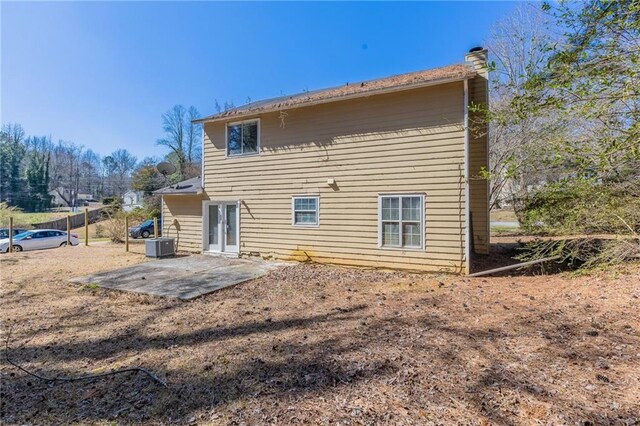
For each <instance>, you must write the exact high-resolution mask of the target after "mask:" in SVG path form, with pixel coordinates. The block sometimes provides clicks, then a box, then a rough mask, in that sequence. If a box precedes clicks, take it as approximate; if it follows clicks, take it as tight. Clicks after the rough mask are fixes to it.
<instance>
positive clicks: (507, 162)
mask: <svg viewBox="0 0 640 426" xmlns="http://www.w3.org/2000/svg"><path fill="white" fill-rule="evenodd" d="M545 19H546V16H545V15H544V14H543V12H542V10H541V9H540V6H539V5H534V4H521V5H518V6H517V7H516V8H515V9H514V10H513V11H512V12H511V13H510V14H508V15H507V16H505V17H504V18H502V19H501V20H500V21H498V22H497V23H496V24H495V25H494V26H493V27H492V30H491V33H490V35H489V39H488V40H487V42H486V46H487V48H488V49H489V54H490V55H491V59H492V62H491V73H490V81H489V84H490V102H489V104H490V107H489V108H490V110H489V119H490V125H489V129H490V130H489V146H490V148H489V163H490V165H491V171H490V179H491V191H490V206H491V208H492V209H493V208H498V207H499V206H500V205H501V204H502V203H505V202H507V203H512V204H513V205H514V208H515V209H516V211H518V210H519V204H520V200H525V199H526V198H527V194H528V192H529V191H530V190H531V189H532V188H534V187H536V185H538V184H540V182H541V181H542V180H544V179H546V178H547V177H548V173H547V172H548V171H546V170H540V169H538V167H539V166H540V165H541V164H542V163H541V162H540V161H538V160H539V158H538V156H539V155H541V152H540V150H538V149H536V148H537V146H538V144H540V143H542V141H545V140H546V141H548V140H549V139H550V138H551V137H553V135H556V134H558V132H560V131H561V130H562V126H560V124H559V122H557V121H553V120H546V119H545V118H544V117H541V116H534V115H531V116H518V115H516V114H514V113H513V111H512V109H511V103H512V101H513V99H514V98H515V97H517V96H520V95H521V94H522V93H523V90H524V89H523V86H524V85H525V84H526V82H527V81H528V79H529V78H530V77H531V76H532V75H534V74H535V73H537V72H539V71H540V70H541V69H542V68H543V67H544V66H545V64H546V62H547V60H548V53H547V49H546V47H547V46H548V43H549V42H550V41H551V40H553V39H554V38H556V36H555V35H554V34H552V33H551V32H550V31H549V27H548V25H547V23H546V21H545Z"/></svg>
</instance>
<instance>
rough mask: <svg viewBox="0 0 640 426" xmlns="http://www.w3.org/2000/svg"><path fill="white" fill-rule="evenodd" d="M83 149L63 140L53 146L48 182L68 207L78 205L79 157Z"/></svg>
mask: <svg viewBox="0 0 640 426" xmlns="http://www.w3.org/2000/svg"><path fill="white" fill-rule="evenodd" d="M83 151H84V149H83V147H82V146H78V145H75V144H74V143H72V142H65V141H58V144H57V145H55V146H54V147H53V151H52V157H51V172H50V173H51V179H50V184H51V187H52V189H53V191H55V192H56V193H57V195H58V196H59V197H60V198H61V199H62V200H63V201H64V202H65V204H66V205H67V206H69V207H75V206H77V205H78V204H77V200H78V192H79V189H80V158H81V155H82V152H83Z"/></svg>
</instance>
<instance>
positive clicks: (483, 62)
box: [464, 46, 489, 78]
mask: <svg viewBox="0 0 640 426" xmlns="http://www.w3.org/2000/svg"><path fill="white" fill-rule="evenodd" d="M487 58H488V51H487V49H485V48H483V47H479V46H478V47H474V48H472V49H471V50H469V53H467V54H466V55H464V60H465V62H469V63H471V64H472V65H473V68H475V70H476V71H478V74H480V75H481V76H483V77H484V78H488V77H489V71H488V69H487Z"/></svg>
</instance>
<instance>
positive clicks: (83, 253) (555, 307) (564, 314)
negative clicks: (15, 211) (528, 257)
mask: <svg viewBox="0 0 640 426" xmlns="http://www.w3.org/2000/svg"><path fill="white" fill-rule="evenodd" d="M141 261H144V258H143V257H142V256H141V255H140V254H125V253H124V251H123V249H122V246H112V245H108V244H103V245H96V246H93V247H88V248H86V247H83V246H79V247H74V248H65V249H56V250H49V251H42V252H28V253H14V254H7V255H2V256H0V267H1V271H2V286H1V295H2V298H1V303H2V305H1V312H2V321H3V327H2V329H3V336H2V339H3V340H2V343H3V345H2V346H3V349H2V351H3V353H2V363H1V365H0V373H1V379H2V389H1V394H0V398H1V418H2V423H3V424H25V423H26V424H68V423H83V424H87V423H89V424H107V423H110V424H111V422H112V423H115V424H131V423H141V422H148V423H154V424H158V423H162V424H234V425H239V424H250V425H251V424H286V425H289V424H332V425H336V424H340V425H347V424H366V425H371V424H421V425H422V424H501V425H512V424H518V425H529V424H553V425H560V424H562V425H565V424H566V425H576V424H579V425H602V424H615V425H618V424H619V425H632V424H635V425H637V424H639V422H640V315H639V314H638V312H639V311H640V310H639V306H638V304H639V302H640V299H639V298H640V266H639V265H630V266H628V267H626V268H624V269H619V270H617V271H609V272H607V273H600V274H596V275H593V276H581V277H575V276H570V275H552V276H517V277H499V278H484V279H483V278H476V279H467V278H461V277H455V276H425V275H414V274H407V273H399V272H382V271H371V270H369V271H367V270H360V269H346V268H337V267H329V266H319V265H313V264H298V265H295V266H290V267H285V268H283V269H280V270H278V271H276V272H274V273H272V274H271V275H269V276H267V277H264V278H261V279H258V280H254V281H251V282H248V283H245V284H241V285H238V286H236V287H232V288H228V289H225V290H222V291H219V292H216V293H213V294H211V295H209V296H205V297H202V298H200V299H196V300H194V301H191V302H181V301H177V300H166V299H159V298H152V297H147V296H138V295H132V294H124V293H118V292H113V291H105V290H98V289H96V288H93V286H91V285H89V286H85V287H78V286H75V285H72V284H69V283H67V282H66V278H67V277H71V276H77V275H81V274H86V273H89V272H95V271H99V270H103V269H111V268H114V267H118V266H125V265H131V264H133V263H136V262H141ZM11 328H12V329H13V334H12V335H11V339H10V341H9V342H8V343H9V349H8V351H7V350H5V348H4V342H5V341H6V338H7V331H8V330H9V329H11ZM6 355H8V356H9V357H10V359H11V360H13V361H14V362H16V363H18V364H20V365H21V366H23V367H24V368H26V369H28V370H29V371H32V372H35V373H37V374H40V375H43V376H50V377H52V376H53V377H55V376H78V375H84V374H95V373H101V372H106V371H109V370H110V369H117V368H122V367H130V366H141V367H144V368H146V369H148V370H149V371H152V372H154V373H155V374H157V375H158V376H159V377H160V378H162V379H163V380H166V382H167V384H168V387H166V388H165V387H162V386H161V385H159V384H158V383H156V382H154V381H152V380H151V379H150V378H149V377H147V376H145V375H143V374H141V373H126V374H121V375H116V376H109V377H107V378H103V379H98V380H93V381H78V382H68V383H64V382H55V383H48V382H45V381H42V380H40V379H37V378H34V377H31V376H28V375H27V374H25V373H24V372H22V371H20V370H18V369H17V368H15V367H14V366H12V365H9V364H8V363H7V362H6V359H5V356H6Z"/></svg>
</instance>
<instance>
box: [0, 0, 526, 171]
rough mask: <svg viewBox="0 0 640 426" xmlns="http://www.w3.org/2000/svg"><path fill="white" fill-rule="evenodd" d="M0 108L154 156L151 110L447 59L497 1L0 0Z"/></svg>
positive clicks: (85, 139)
mask: <svg viewBox="0 0 640 426" xmlns="http://www.w3.org/2000/svg"><path fill="white" fill-rule="evenodd" d="M0 7H1V10H0V12H1V21H2V22H1V24H2V29H1V37H2V40H1V42H2V46H1V47H2V58H1V59H2V63H1V91H2V93H1V95H2V97H1V105H0V107H1V111H0V113H1V116H2V122H3V123H7V122H18V123H20V124H22V126H23V127H24V128H25V130H26V132H27V133H28V134H30V135H51V136H52V137H53V139H54V140H58V139H64V140H69V141H73V142H76V143H79V144H83V145H85V146H86V147H89V148H91V149H93V150H95V151H96V152H98V153H100V154H107V153H110V152H112V151H114V150H115V149H118V148H127V149H129V150H130V151H131V152H132V153H134V154H135V155H136V156H138V157H139V158H142V157H144V156H148V155H162V154H164V153H165V151H164V149H163V148H162V147H158V146H156V145H155V141H156V139H158V138H159V137H160V136H161V135H162V127H161V117H160V116H161V114H162V113H163V112H165V111H166V110H168V109H169V108H170V107H171V106H172V105H174V104H183V105H185V106H189V105H194V106H196V107H197V108H198V110H199V111H200V113H201V114H202V115H206V114H211V113H213V112H215V110H214V104H215V100H216V99H217V100H218V101H219V102H220V103H221V104H222V103H223V102H224V101H233V102H234V103H235V104H236V105H240V104H242V103H245V102H246V101H247V98H248V97H250V98H251V100H259V99H263V98H267V97H272V96H279V95H281V94H288V93H295V92H299V91H302V90H305V89H308V90H312V89H318V88H323V87H329V86H335V85H339V84H343V83H346V82H348V81H359V80H365V79H370V78H376V77H384V76H387V75H392V74H399V73H403V72H408V71H414V70H419V69H424V68H430V67H435V66H440V65H446V64H449V63H455V62H460V61H461V60H462V58H463V56H464V53H465V52H466V51H467V50H468V49H469V48H471V47H473V46H477V45H481V44H482V42H483V41H484V40H485V38H486V37H487V35H488V33H489V28H490V26H491V25H492V24H493V23H494V22H495V21H496V20H497V19H499V18H500V17H501V16H502V15H504V14H505V13H507V12H508V11H509V10H510V9H511V8H513V7H514V4H513V3H509V2H450V3H437V2H427V3H415V2H413V3H364V2H360V3H289V2H277V3H217V2H105V3H102V2H43V3H36V2H21V3H17V2H16V3H14V2H5V1H2V2H1V5H0Z"/></svg>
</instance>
